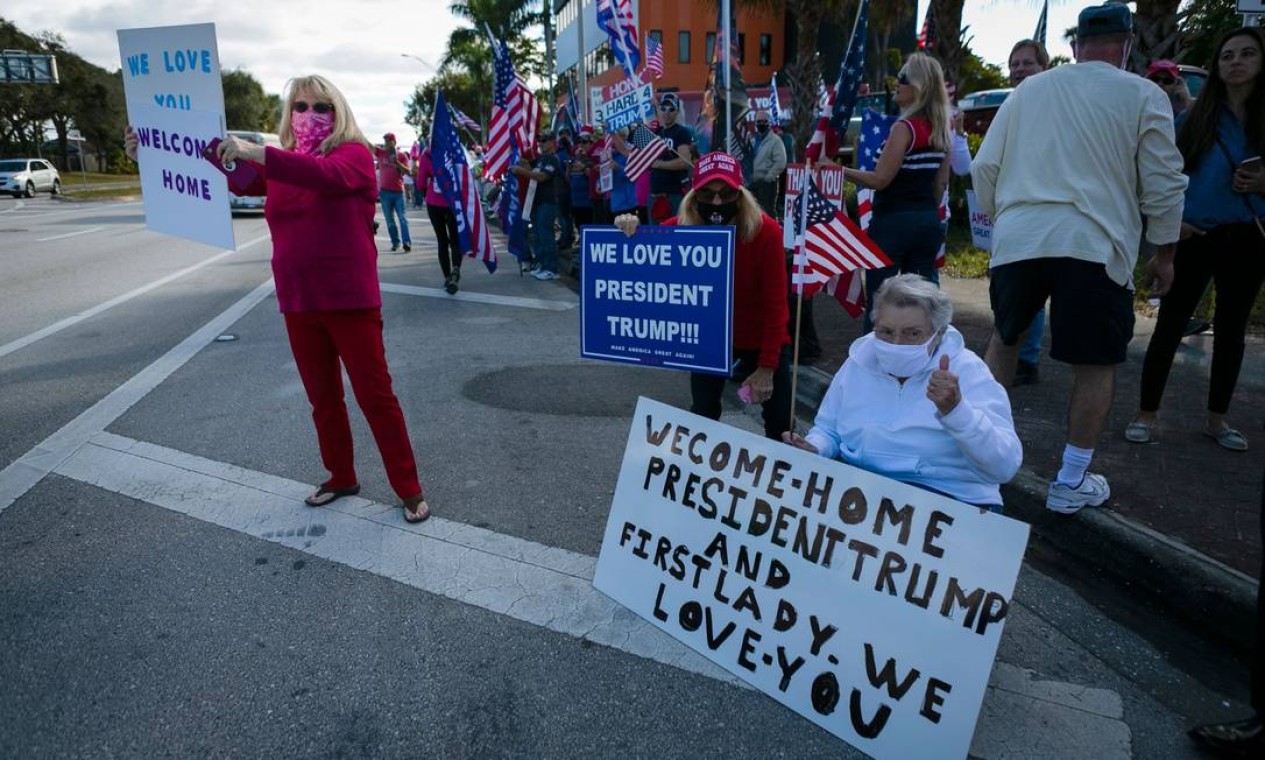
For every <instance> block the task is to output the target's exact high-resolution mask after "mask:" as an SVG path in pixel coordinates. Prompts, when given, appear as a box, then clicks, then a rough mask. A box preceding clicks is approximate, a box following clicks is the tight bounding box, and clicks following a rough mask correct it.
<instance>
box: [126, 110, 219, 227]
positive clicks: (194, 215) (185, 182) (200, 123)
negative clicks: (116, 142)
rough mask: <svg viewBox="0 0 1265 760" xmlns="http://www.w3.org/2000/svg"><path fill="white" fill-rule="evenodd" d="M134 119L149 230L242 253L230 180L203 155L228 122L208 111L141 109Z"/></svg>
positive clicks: (131, 114)
mask: <svg viewBox="0 0 1265 760" xmlns="http://www.w3.org/2000/svg"><path fill="white" fill-rule="evenodd" d="M128 119H129V120H130V121H131V122H132V128H133V129H135V130H136V136H137V138H138V139H139V141H140V144H139V145H138V146H137V156H136V158H137V162H138V163H139V164H140V168H141V195H142V196H143V197H144V199H145V226H146V227H148V228H149V229H151V230H153V231H155V232H161V233H163V234H164V235H174V236H176V237H181V238H186V239H188V240H196V241H197V242H199V243H205V244H207V245H210V246H215V247H216V248H236V247H237V245H236V243H235V241H234V239H233V216H232V211H231V209H230V208H229V192H228V180H227V179H226V178H225V177H224V175H223V174H221V173H220V171H219V169H216V168H215V166H214V165H212V164H211V162H209V161H207V160H206V159H204V158H203V157H202V151H203V149H205V148H206V145H207V143H209V142H210V141H211V139H212V138H214V137H216V136H218V135H220V134H221V132H222V128H221V125H222V124H223V119H224V117H223V116H222V115H220V114H216V113H208V112H206V111H182V110H173V109H170V108H159V107H157V106H145V105H140V106H136V107H135V109H130V110H129V114H128Z"/></svg>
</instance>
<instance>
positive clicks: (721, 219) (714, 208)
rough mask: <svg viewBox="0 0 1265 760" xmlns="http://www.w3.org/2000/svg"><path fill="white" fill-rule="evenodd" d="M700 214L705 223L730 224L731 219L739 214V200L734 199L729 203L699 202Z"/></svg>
mask: <svg viewBox="0 0 1265 760" xmlns="http://www.w3.org/2000/svg"><path fill="white" fill-rule="evenodd" d="M698 215H699V216H701V217H703V223H704V224H729V221H730V220H731V219H733V218H734V217H735V216H737V215H738V201H737V200H732V201H730V202H728V203H703V202H701V201H700V202H699V204H698Z"/></svg>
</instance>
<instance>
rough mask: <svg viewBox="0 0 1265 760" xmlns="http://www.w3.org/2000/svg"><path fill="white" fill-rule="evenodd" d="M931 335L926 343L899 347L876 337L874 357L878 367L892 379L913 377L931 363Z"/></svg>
mask: <svg viewBox="0 0 1265 760" xmlns="http://www.w3.org/2000/svg"><path fill="white" fill-rule="evenodd" d="M935 339H936V336H935V335H932V336H931V337H930V338H928V339H927V342H926V343H919V344H915V345H904V346H900V345H897V344H895V343H888V342H887V341H884V340H880V339H878V338H877V337H876V338H875V339H874V356H875V358H876V359H878V366H879V368H880V369H882V370H883V371H884V372H886V373H887V374H889V375H891V376H892V377H913V376H914V375H916V374H918V373H919V372H920V371H922V370H923V369H924V368H926V366H927V364H928V362H930V361H931V342H932V341H934V340H935Z"/></svg>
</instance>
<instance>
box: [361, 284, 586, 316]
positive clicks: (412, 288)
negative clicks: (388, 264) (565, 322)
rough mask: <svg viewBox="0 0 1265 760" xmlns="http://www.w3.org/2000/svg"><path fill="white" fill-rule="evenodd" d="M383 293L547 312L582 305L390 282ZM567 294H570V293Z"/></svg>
mask: <svg viewBox="0 0 1265 760" xmlns="http://www.w3.org/2000/svg"><path fill="white" fill-rule="evenodd" d="M382 292H383V293H396V294H398V295H406V296H424V297H426V298H443V299H447V300H450V301H469V302H471V303H485V304H490V305H492V306H518V307H521V308H524V309H543V310H545V311H569V310H571V309H575V308H577V307H579V305H580V301H579V299H578V298H576V299H571V300H565V301H563V300H557V299H551V298H521V297H519V296H498V295H493V294H491V293H472V292H470V291H468V290H459V291H457V292H456V293H453V294H452V295H449V294H448V292H447V291H445V290H444V289H443V288H422V287H418V286H416V285H396V284H395V283H390V282H384V283H382ZM566 292H568V293H569V292H570V291H566Z"/></svg>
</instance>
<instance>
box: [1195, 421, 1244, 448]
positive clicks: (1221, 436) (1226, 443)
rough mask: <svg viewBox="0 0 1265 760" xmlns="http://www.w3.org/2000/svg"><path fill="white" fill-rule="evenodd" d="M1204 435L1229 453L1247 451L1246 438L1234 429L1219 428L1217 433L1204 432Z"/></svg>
mask: <svg viewBox="0 0 1265 760" xmlns="http://www.w3.org/2000/svg"><path fill="white" fill-rule="evenodd" d="M1204 435H1206V436H1208V437H1209V438H1211V439H1213V440H1215V441H1216V442H1217V445H1218V446H1220V447H1221V448H1223V449H1228V450H1230V451H1247V438H1245V437H1244V436H1243V434H1242V433H1240V432H1239V431H1237V430H1235V429H1234V428H1228V427H1227V428H1221V429H1220V430H1218V431H1217V432H1215V433H1214V432H1212V431H1211V430H1205V431H1204Z"/></svg>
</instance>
